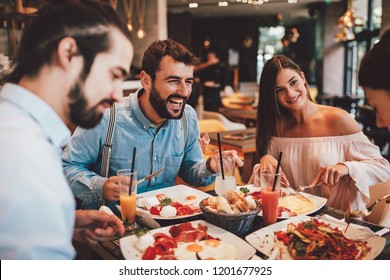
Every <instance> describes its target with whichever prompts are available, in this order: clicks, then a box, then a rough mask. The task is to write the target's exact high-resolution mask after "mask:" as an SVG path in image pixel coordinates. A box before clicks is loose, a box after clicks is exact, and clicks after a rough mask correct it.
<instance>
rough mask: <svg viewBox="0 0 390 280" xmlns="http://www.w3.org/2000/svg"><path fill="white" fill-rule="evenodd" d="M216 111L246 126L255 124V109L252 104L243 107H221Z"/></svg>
mask: <svg viewBox="0 0 390 280" xmlns="http://www.w3.org/2000/svg"><path fill="white" fill-rule="evenodd" d="M218 111H219V112H220V113H221V114H223V115H224V116H225V117H226V118H228V119H229V120H231V121H234V122H240V123H243V124H245V125H246V127H255V126H256V123H257V109H256V108H254V107H253V106H252V105H250V106H245V107H243V108H230V107H221V108H219V110H218Z"/></svg>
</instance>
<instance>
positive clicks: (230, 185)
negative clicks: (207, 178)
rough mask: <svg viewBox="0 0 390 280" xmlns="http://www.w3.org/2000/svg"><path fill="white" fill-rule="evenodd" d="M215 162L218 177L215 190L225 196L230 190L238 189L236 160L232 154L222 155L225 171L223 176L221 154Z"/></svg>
mask: <svg viewBox="0 0 390 280" xmlns="http://www.w3.org/2000/svg"><path fill="white" fill-rule="evenodd" d="M214 160H215V163H216V166H217V169H216V170H217V172H216V175H217V177H216V178H215V187H214V188H215V192H216V193H217V194H218V195H219V196H224V195H225V194H226V193H227V191H229V190H233V191H234V190H236V177H235V176H234V172H235V161H234V158H233V157H231V156H227V155H226V156H224V155H222V163H223V172H224V174H223V175H224V176H222V170H221V160H220V158H219V155H217V156H216V157H215V158H214Z"/></svg>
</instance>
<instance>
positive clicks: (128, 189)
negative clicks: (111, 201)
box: [117, 169, 138, 231]
mask: <svg viewBox="0 0 390 280" xmlns="http://www.w3.org/2000/svg"><path fill="white" fill-rule="evenodd" d="M117 176H118V185H119V202H120V206H121V212H122V221H123V225H124V226H125V229H126V231H133V230H134V229H135V228H136V223H135V216H136V208H137V180H138V178H137V172H136V171H135V172H131V169H122V170H118V172H117Z"/></svg>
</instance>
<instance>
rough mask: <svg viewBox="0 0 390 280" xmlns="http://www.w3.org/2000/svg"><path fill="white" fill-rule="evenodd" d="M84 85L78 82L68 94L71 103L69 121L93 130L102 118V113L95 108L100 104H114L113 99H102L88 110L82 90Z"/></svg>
mask: <svg viewBox="0 0 390 280" xmlns="http://www.w3.org/2000/svg"><path fill="white" fill-rule="evenodd" d="M83 85H84V83H83V82H82V81H80V80H78V81H77V82H76V83H75V85H74V86H73V88H72V89H71V90H70V92H69V98H70V100H71V103H70V105H69V109H70V120H71V121H72V122H73V123H74V124H75V125H79V126H80V127H82V128H93V127H95V126H96V125H97V124H98V123H99V122H100V120H101V119H102V117H103V113H101V112H99V111H98V109H97V107H98V106H99V105H100V104H102V103H105V102H106V103H109V104H110V105H111V104H112V103H114V100H113V99H104V100H102V101H100V102H99V103H98V104H96V105H95V106H94V107H92V108H88V105H89V104H88V100H87V99H86V98H85V92H84V90H83Z"/></svg>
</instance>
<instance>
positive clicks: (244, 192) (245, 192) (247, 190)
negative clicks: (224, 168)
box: [240, 187, 249, 195]
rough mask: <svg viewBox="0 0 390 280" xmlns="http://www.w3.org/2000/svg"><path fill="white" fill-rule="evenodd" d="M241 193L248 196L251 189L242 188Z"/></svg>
mask: <svg viewBox="0 0 390 280" xmlns="http://www.w3.org/2000/svg"><path fill="white" fill-rule="evenodd" d="M240 192H242V193H243V194H245V195H246V194H248V193H249V189H248V188H247V187H243V188H240Z"/></svg>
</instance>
